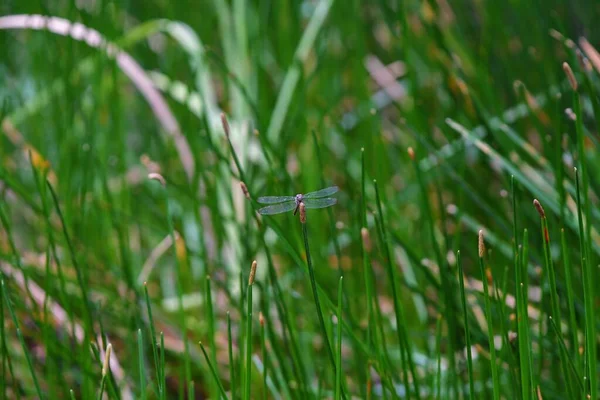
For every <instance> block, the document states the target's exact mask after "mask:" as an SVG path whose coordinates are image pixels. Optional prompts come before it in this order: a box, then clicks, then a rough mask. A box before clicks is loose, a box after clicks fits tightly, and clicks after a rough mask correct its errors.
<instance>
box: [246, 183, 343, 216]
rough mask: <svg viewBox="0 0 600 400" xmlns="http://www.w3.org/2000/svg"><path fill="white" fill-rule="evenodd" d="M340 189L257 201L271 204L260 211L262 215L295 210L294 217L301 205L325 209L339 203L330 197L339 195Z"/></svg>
mask: <svg viewBox="0 0 600 400" xmlns="http://www.w3.org/2000/svg"><path fill="white" fill-rule="evenodd" d="M338 190H339V188H338V187H337V186H331V187H328V188H325V189H321V190H317V191H316V192H311V193H306V194H302V193H298V194H297V195H295V196H265V197H259V198H258V199H256V200H257V201H258V202H259V203H262V204H270V205H268V206H266V207H263V208H261V209H259V210H258V212H259V213H260V214H262V215H273V214H281V213H284V212H287V211H292V210H294V215H296V213H297V212H298V209H299V208H300V204H304V206H305V207H306V208H325V207H329V206H332V205H334V204H336V203H337V199H335V198H333V197H329V196H331V195H332V194H334V193H337V191H338Z"/></svg>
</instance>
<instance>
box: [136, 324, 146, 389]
mask: <svg viewBox="0 0 600 400" xmlns="http://www.w3.org/2000/svg"><path fill="white" fill-rule="evenodd" d="M137 339H138V340H137V342H138V366H139V370H140V396H141V399H142V400H145V399H146V398H147V395H146V370H145V368H144V338H143V336H142V330H141V329H138V331H137Z"/></svg>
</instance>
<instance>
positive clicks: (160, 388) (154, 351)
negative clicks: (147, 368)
mask: <svg viewBox="0 0 600 400" xmlns="http://www.w3.org/2000/svg"><path fill="white" fill-rule="evenodd" d="M144 297H145V299H146V310H148V324H149V325H150V335H151V336H152V337H151V338H150V342H151V344H152V354H153V356H154V369H155V370H156V386H157V389H158V397H159V398H162V395H163V393H162V392H163V386H162V381H161V379H160V365H159V360H158V349H157V344H156V330H155V329H154V319H153V318H152V307H151V306H150V296H149V295H148V285H146V282H144Z"/></svg>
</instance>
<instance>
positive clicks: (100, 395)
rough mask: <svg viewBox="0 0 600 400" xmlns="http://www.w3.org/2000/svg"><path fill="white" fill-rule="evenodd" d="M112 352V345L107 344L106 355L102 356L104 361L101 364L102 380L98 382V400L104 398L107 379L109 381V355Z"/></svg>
mask: <svg viewBox="0 0 600 400" xmlns="http://www.w3.org/2000/svg"><path fill="white" fill-rule="evenodd" d="M111 352H112V345H111V344H110V343H109V344H108V345H107V346H106V353H105V354H104V360H103V362H102V379H101V380H100V390H99V392H98V397H97V399H98V400H102V398H103V396H104V388H105V386H106V380H107V378H108V379H110V353H111Z"/></svg>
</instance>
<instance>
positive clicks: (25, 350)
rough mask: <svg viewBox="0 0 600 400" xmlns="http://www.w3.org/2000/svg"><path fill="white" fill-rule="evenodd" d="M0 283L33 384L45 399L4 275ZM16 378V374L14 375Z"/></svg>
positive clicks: (41, 397)
mask: <svg viewBox="0 0 600 400" xmlns="http://www.w3.org/2000/svg"><path fill="white" fill-rule="evenodd" d="M0 285H1V286H2V296H3V297H4V301H5V302H6V308H8V312H9V314H10V316H11V318H12V321H13V324H15V331H16V333H17V338H18V339H19V342H20V343H21V347H22V348H23V354H24V355H25V359H26V360H27V367H28V369H29V373H30V374H31V378H32V379H33V385H34V386H35V391H36V393H37V396H38V399H44V398H45V396H43V395H42V390H41V389H40V384H39V382H38V379H37V375H36V374H35V370H34V369H33V363H32V362H31V357H30V355H29V349H28V348H27V344H26V343H25V338H24V337H23V334H22V333H21V328H20V326H19V321H18V320H17V315H16V314H15V310H14V309H13V307H12V304H11V302H10V297H9V295H8V289H7V287H6V282H5V281H4V277H3V276H0ZM2 325H4V321H2ZM5 349H6V347H5ZM13 379H14V375H13Z"/></svg>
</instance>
